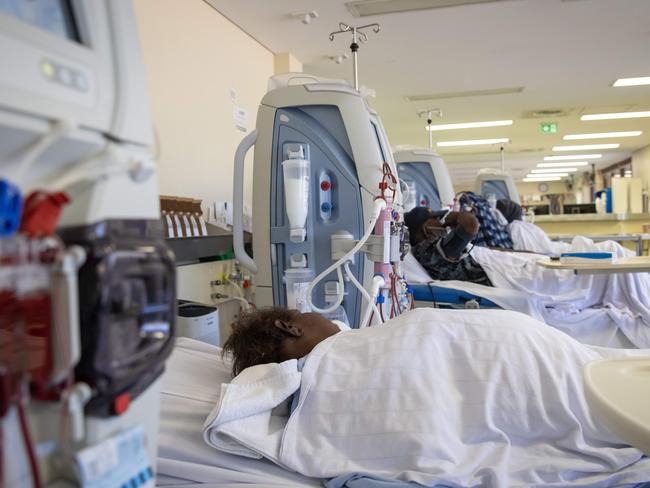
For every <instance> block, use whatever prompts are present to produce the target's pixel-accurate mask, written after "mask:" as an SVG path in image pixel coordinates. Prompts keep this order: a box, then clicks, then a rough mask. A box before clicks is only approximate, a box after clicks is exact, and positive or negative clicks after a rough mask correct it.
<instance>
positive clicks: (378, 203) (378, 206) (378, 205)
mask: <svg viewBox="0 0 650 488" xmlns="http://www.w3.org/2000/svg"><path fill="white" fill-rule="evenodd" d="M374 204H375V208H374V215H373V216H372V219H371V222H370V225H368V228H367V229H366V232H365V234H363V236H362V237H361V239H360V240H359V242H357V244H356V245H355V246H354V247H353V248H352V249H350V250H349V251H348V252H347V253H345V255H343V257H341V258H340V259H339V260H338V261H336V262H334V263H333V264H332V265H331V266H330V267H329V268H327V269H325V271H323V272H322V273H321V274H319V275H318V276H317V277H316V278H314V280H313V281H312V282H311V283H309V286H308V287H307V293H306V295H307V305H308V306H309V307H310V308H311V309H312V310H313V311H314V312H318V313H321V314H326V313H330V312H333V311H334V310H336V309H337V308H338V307H339V306H340V305H341V302H342V301H343V289H344V284H343V275H342V273H341V269H340V267H341V265H342V264H343V263H346V262H347V261H349V260H350V258H351V257H352V256H354V255H355V254H356V253H357V252H358V251H359V250H360V249H361V248H362V247H363V245H364V244H365V243H366V241H367V240H368V239H369V238H370V235H371V234H372V232H373V230H374V228H375V224H376V223H377V220H378V219H379V216H380V215H381V211H382V210H383V209H385V208H386V201H385V200H382V199H377V200H375V202H374ZM334 270H337V276H338V278H339V284H340V287H339V289H340V293H339V298H338V300H337V301H336V302H335V303H334V305H332V306H330V307H328V308H319V307H317V306H316V305H314V302H312V298H311V295H312V292H313V291H314V288H315V287H316V285H317V284H318V283H319V282H320V281H322V280H323V278H325V277H326V276H327V275H328V274H330V273H331V272H332V271H334Z"/></svg>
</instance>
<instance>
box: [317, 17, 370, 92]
mask: <svg viewBox="0 0 650 488" xmlns="http://www.w3.org/2000/svg"><path fill="white" fill-rule="evenodd" d="M371 27H372V31H373V32H374V33H375V34H377V33H378V32H379V31H380V29H381V27H380V26H379V24H376V23H375V24H368V25H362V26H360V27H354V26H351V25H348V24H346V23H345V22H339V30H337V31H335V32H332V33H330V41H333V40H334V36H336V35H337V34H342V33H344V32H352V44H350V51H352V69H353V71H354V89H355V90H357V91H359V67H358V64H357V63H358V51H359V44H358V42H357V41H359V42H361V43H362V44H365V43H366V42H368V35H367V34H366V33H365V32H363V29H369V28H371Z"/></svg>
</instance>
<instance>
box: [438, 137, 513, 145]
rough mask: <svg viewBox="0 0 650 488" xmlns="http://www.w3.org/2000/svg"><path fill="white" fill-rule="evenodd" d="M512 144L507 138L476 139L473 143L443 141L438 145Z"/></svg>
mask: <svg viewBox="0 0 650 488" xmlns="http://www.w3.org/2000/svg"><path fill="white" fill-rule="evenodd" d="M506 142H510V139H508V138H507V137H502V138H500V139H476V140H472V141H443V142H438V143H436V145H437V146H438V147H453V146H481V145H484V144H486V145H487V144H499V143H506Z"/></svg>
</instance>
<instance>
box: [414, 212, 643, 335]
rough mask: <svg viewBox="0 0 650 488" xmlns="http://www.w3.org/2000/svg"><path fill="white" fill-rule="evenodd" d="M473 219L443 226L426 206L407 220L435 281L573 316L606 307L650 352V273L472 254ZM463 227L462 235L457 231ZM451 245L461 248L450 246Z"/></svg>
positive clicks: (479, 250)
mask: <svg viewBox="0 0 650 488" xmlns="http://www.w3.org/2000/svg"><path fill="white" fill-rule="evenodd" d="M450 215H451V214H450ZM461 218H463V219H464V220H461ZM472 220H474V221H475V220H476V219H475V218H474V217H473V216H472V215H471V214H468V213H463V214H460V215H459V216H458V217H456V219H455V220H453V221H451V223H450V221H448V220H446V221H445V222H441V216H440V215H439V214H437V213H433V212H431V210H429V209H427V208H424V207H416V208H415V209H413V210H411V211H410V212H408V213H407V214H406V215H405V218H404V221H405V223H406V224H407V226H408V227H409V232H410V237H411V245H412V247H411V252H412V254H413V256H414V257H415V258H416V259H417V261H418V262H419V263H420V265H421V266H422V267H423V268H424V269H425V270H426V272H427V273H428V274H429V276H430V277H431V279H432V280H442V281H447V280H457V281H468V282H471V283H477V284H481V285H487V286H493V287H497V288H502V289H508V290H514V291H517V292H523V293H526V294H527V295H528V296H529V297H531V299H534V300H536V301H538V302H539V303H540V304H541V305H542V306H543V307H549V308H553V309H554V310H556V311H562V312H566V313H570V314H576V313H580V312H582V311H584V310H587V309H590V308H594V307H596V308H603V307H606V308H607V313H608V314H609V315H611V316H612V321H611V322H612V326H613V327H614V329H616V328H619V329H620V330H622V331H623V333H624V334H625V336H626V337H627V339H628V340H629V341H630V342H631V343H632V344H633V345H634V346H636V347H650V306H649V305H648V303H647V301H646V300H645V298H644V297H647V296H650V274H648V273H626V274H608V275H604V274H600V275H575V274H574V273H573V272H572V271H570V270H551V269H548V268H545V267H543V266H539V265H537V261H539V260H541V259H548V258H547V257H545V256H540V255H537V254H532V253H526V252H508V251H497V250H493V249H488V248H485V247H474V248H472V249H471V250H467V249H466V247H465V246H466V245H468V244H469V245H471V244H470V243H471V240H472V235H476V232H477V230H476V229H477V222H472ZM450 225H451V226H452V227H453V229H454V230H453V232H454V235H455V236H457V237H456V238H454V239H451V238H449V237H448V236H449V235H451V233H450V232H447V231H445V228H446V227H448V226H450ZM458 227H461V232H456V230H457V229H458ZM461 238H462V239H461ZM445 240H447V241H450V242H452V243H455V246H454V247H453V248H451V247H445V246H444V245H442V244H444V242H445ZM407 279H408V276H407ZM547 322H548V323H550V322H549V321H547ZM553 325H554V324H553Z"/></svg>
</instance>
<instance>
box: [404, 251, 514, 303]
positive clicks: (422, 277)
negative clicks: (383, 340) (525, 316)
mask: <svg viewBox="0 0 650 488" xmlns="http://www.w3.org/2000/svg"><path fill="white" fill-rule="evenodd" d="M403 266H404V267H403V271H404V274H405V276H406V280H407V282H408V287H409V290H410V291H411V293H413V300H414V301H415V302H416V306H418V305H419V306H431V305H433V306H434V307H439V308H502V307H500V306H499V305H497V304H496V303H494V302H493V301H492V300H489V299H488V298H486V297H483V296H480V295H479V294H476V293H473V292H470V291H468V290H466V289H464V287H458V286H457V285H458V284H460V283H459V282H453V283H450V282H440V281H434V280H432V279H431V278H430V277H429V274H428V273H427V272H426V270H425V269H424V268H423V267H422V265H421V264H420V263H418V262H417V260H416V259H415V257H413V255H412V254H410V253H409V254H407V255H406V257H405V259H404V263H403ZM481 286H482V285H476V284H473V285H472V287H473V288H481Z"/></svg>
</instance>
